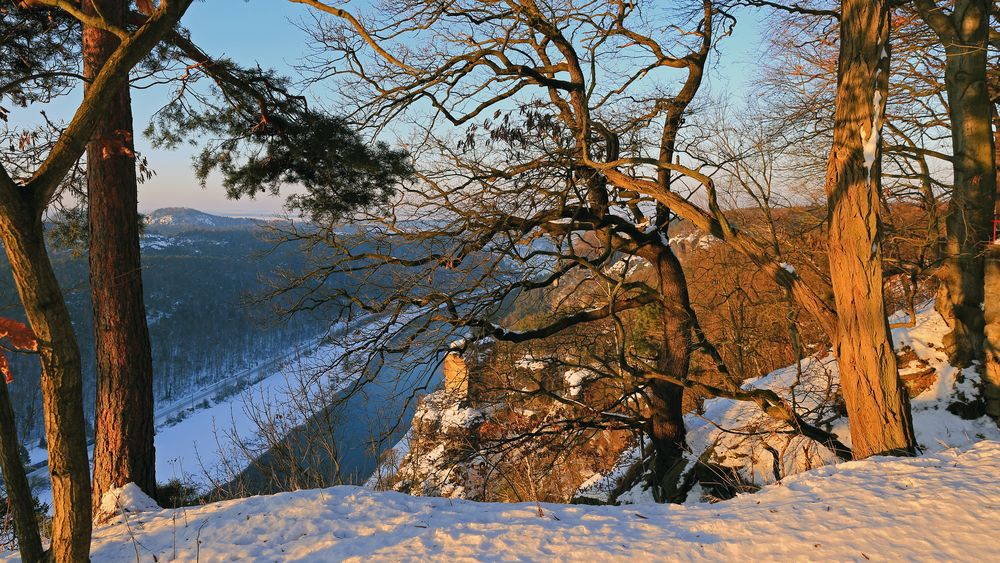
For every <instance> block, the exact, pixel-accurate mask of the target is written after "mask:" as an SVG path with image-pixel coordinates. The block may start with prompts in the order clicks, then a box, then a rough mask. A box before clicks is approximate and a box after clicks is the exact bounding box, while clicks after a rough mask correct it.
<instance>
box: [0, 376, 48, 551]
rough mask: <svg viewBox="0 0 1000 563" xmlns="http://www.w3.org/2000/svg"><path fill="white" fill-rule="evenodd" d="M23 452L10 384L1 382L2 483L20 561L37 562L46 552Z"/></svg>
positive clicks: (0, 444)
mask: <svg viewBox="0 0 1000 563" xmlns="http://www.w3.org/2000/svg"><path fill="white" fill-rule="evenodd" d="M20 450H21V444H20V442H19V441H18V439H17V427H16V426H15V420H14V410H13V409H12V408H11V406H10V395H9V394H8V393H7V385H6V384H5V383H3V382H0V468H2V470H3V484H4V488H5V489H6V490H7V498H8V499H9V500H10V510H11V511H12V512H13V513H14V533H15V534H16V536H17V548H18V551H19V552H20V553H21V561H25V562H26V563H35V562H36V561H41V560H42V559H43V558H44V556H45V552H44V551H43V550H42V540H41V538H40V537H39V535H38V521H37V520H36V519H35V503H34V502H33V501H32V498H31V486H29V485H28V477H27V475H25V473H24V463H23V461H22V460H21V451H20Z"/></svg>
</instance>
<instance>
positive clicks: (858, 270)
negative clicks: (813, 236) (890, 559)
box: [826, 0, 915, 459]
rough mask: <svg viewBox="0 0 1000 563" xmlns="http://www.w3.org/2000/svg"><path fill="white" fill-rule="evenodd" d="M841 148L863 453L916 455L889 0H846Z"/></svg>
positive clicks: (854, 416)
mask: <svg viewBox="0 0 1000 563" xmlns="http://www.w3.org/2000/svg"><path fill="white" fill-rule="evenodd" d="M841 18H842V20H841V35H840V57H839V64H838V75H837V99H836V110H835V111H836V113H835V120H834V139H833V148H832V150H831V151H830V160H829V164H828V167H827V179H826V193H827V198H828V204H829V222H830V225H829V228H830V250H829V255H830V272H831V276H832V282H833V293H834V298H835V300H836V304H837V311H838V315H837V326H838V329H837V338H836V341H835V343H834V347H835V352H836V355H837V360H838V363H839V366H840V381H841V388H842V391H843V395H844V401H845V402H846V404H847V414H848V419H849V420H850V427H851V442H852V447H853V450H854V455H855V457H856V458H859V459H860V458H865V457H868V456H871V455H876V454H896V455H898V454H912V453H913V452H914V447H915V441H914V437H913V426H912V422H911V419H910V405H909V399H908V398H907V396H906V390H905V388H904V387H903V385H902V382H901V380H900V379H899V374H898V371H897V369H896V354H895V352H894V350H893V345H892V336H891V334H890V331H889V323H888V322H887V320H886V313H885V304H884V301H883V287H882V253H881V249H880V245H879V238H880V230H881V223H880V217H879V189H880V185H881V178H880V176H881V170H880V163H879V160H880V157H881V155H880V151H881V148H880V145H881V142H880V138H879V137H880V129H881V126H882V123H881V121H882V116H883V113H884V110H885V98H886V90H887V83H888V70H889V52H888V49H889V46H888V39H889V5H888V2H887V1H886V0H872V1H868V0H844V2H842V11H841Z"/></svg>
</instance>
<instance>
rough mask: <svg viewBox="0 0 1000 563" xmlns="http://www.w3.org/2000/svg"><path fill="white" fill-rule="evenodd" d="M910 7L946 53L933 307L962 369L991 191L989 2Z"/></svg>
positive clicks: (971, 342)
mask: <svg viewBox="0 0 1000 563" xmlns="http://www.w3.org/2000/svg"><path fill="white" fill-rule="evenodd" d="M916 7H917V9H918V10H919V12H920V15H921V17H922V18H923V20H924V21H925V22H926V23H927V24H928V25H929V26H930V27H931V29H933V30H934V32H935V33H936V34H937V36H938V38H939V39H940V40H941V44H942V45H943V46H944V49H945V53H946V55H947V58H946V63H945V77H944V78H945V90H946V91H947V94H948V112H949V117H950V119H951V141H952V152H953V154H954V160H953V170H954V186H953V188H952V194H951V201H950V202H949V205H948V213H947V215H946V217H945V227H946V237H945V243H946V244H945V253H946V257H945V262H944V264H943V266H942V267H941V270H940V272H939V277H940V279H941V286H940V289H939V291H938V295H937V299H936V301H935V305H936V308H937V310H938V312H940V313H941V316H943V317H944V319H945V321H946V322H947V323H948V326H949V327H950V328H951V332H949V333H948V334H947V335H946V336H945V339H944V345H945V348H946V350H947V352H948V357H949V361H950V362H951V363H952V364H953V365H956V366H959V367H966V366H968V365H969V364H971V363H972V362H973V361H975V360H978V359H980V358H981V354H982V351H983V329H984V326H985V321H984V316H983V314H984V313H983V297H984V293H983V275H984V274H983V267H984V266H983V256H984V253H985V250H986V243H987V242H988V241H989V238H990V233H991V230H992V219H993V200H994V198H995V192H996V188H995V176H994V163H993V136H992V133H991V130H990V129H991V127H990V105H991V104H990V97H989V91H988V88H987V84H986V56H987V40H988V38H989V17H990V2H989V1H988V0H957V1H956V2H954V5H953V6H952V12H951V13H950V14H947V13H945V12H944V11H943V9H941V8H940V7H939V6H938V3H937V2H934V1H933V0H917V2H916Z"/></svg>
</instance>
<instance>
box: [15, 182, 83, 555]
mask: <svg viewBox="0 0 1000 563" xmlns="http://www.w3.org/2000/svg"><path fill="white" fill-rule="evenodd" d="M19 195H31V194H30V193H27V192H21V193H20V194H19ZM0 206H2V207H3V208H4V211H5V212H4V213H2V214H0V236H2V238H3V245H4V250H5V251H6V252H7V259H8V260H9V261H10V265H11V269H12V270H13V274H14V281H15V283H16V284H17V291H18V293H19V294H20V297H21V302H22V303H23V304H24V311H25V314H26V315H27V317H28V321H29V323H30V324H31V328H32V330H34V332H35V336H36V337H37V338H38V354H39V358H40V360H41V363H42V404H43V406H44V409H45V436H46V440H47V441H48V450H49V475H50V476H51V479H52V503H53V506H54V508H55V511H54V515H53V517H52V547H51V548H50V551H49V555H50V557H52V558H53V559H54V560H56V561H86V560H87V558H88V555H87V554H88V553H89V551H90V531H91V522H90V487H89V479H88V476H89V474H90V462H89V460H88V459H87V446H86V445H87V439H86V435H85V434H84V425H85V421H84V417H83V384H82V378H81V374H80V349H79V347H78V345H77V342H76V335H75V334H74V333H73V325H72V323H71V322H70V317H69V311H68V310H67V309H66V303H65V301H63V297H62V291H61V290H60V288H59V284H58V282H57V281H56V276H55V272H54V271H53V269H52V263H51V262H50V261H49V256H48V253H47V252H46V249H45V240H44V233H43V226H42V217H41V213H38V214H35V213H34V212H33V211H32V210H31V205H30V203H29V202H28V201H27V198H25V197H17V198H10V199H8V198H5V200H4V201H3V202H2V203H0Z"/></svg>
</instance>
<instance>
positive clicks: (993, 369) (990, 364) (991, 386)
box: [983, 85, 1000, 425]
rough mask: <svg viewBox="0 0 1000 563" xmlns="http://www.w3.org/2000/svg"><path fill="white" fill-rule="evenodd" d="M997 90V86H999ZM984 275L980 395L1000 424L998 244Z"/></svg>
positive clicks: (997, 151)
mask: <svg viewBox="0 0 1000 563" xmlns="http://www.w3.org/2000/svg"><path fill="white" fill-rule="evenodd" d="M998 90H1000V85H998ZM995 97H996V101H995V102H994V104H993V157H994V161H995V162H997V163H1000V108H998V107H997V106H998V104H1000V92H998V93H996V94H995ZM994 179H995V183H996V189H997V190H998V191H1000V168H998V167H996V165H994ZM994 206H995V207H994V209H995V212H994V213H995V215H994V216H995V217H1000V193H998V194H997V197H996V201H995V202H994ZM985 262H986V268H985V272H984V293H985V297H986V299H985V301H984V306H983V313H984V315H985V320H986V329H985V331H984V332H985V339H984V342H983V352H984V356H985V366H984V368H985V369H984V377H983V387H984V389H983V395H984V398H985V400H986V414H988V415H989V416H991V417H992V418H993V420H995V421H996V422H997V425H1000V244H997V242H996V241H994V243H993V244H991V245H989V247H988V249H987V250H986V260H985Z"/></svg>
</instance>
